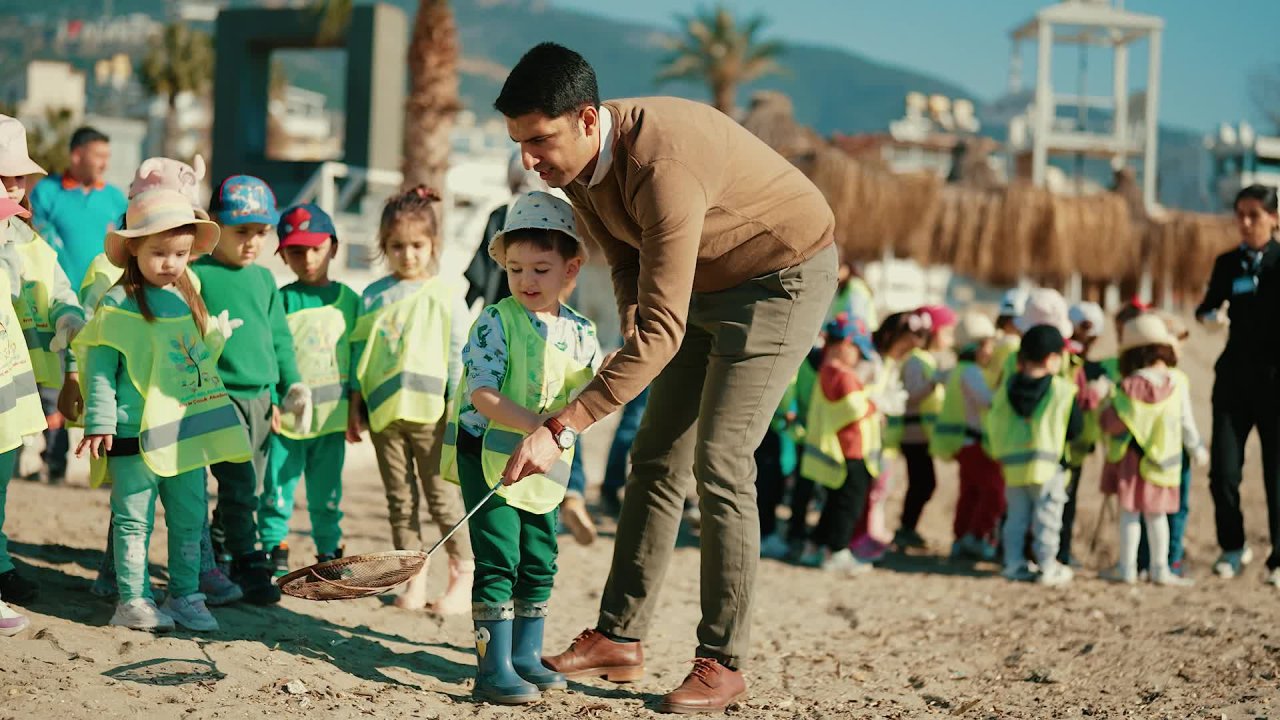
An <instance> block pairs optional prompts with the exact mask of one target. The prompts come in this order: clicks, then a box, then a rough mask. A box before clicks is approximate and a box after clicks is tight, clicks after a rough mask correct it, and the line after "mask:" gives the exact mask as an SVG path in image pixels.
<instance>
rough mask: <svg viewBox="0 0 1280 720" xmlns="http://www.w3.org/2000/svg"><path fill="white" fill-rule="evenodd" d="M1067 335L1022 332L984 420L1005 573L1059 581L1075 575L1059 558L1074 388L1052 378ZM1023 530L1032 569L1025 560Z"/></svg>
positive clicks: (1075, 421)
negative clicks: (999, 485) (1013, 362)
mask: <svg viewBox="0 0 1280 720" xmlns="http://www.w3.org/2000/svg"><path fill="white" fill-rule="evenodd" d="M1065 348H1066V340H1065V339H1064V338H1063V336H1062V333H1061V332H1059V331H1058V329H1057V328H1055V327H1053V326H1052V325H1037V326H1035V327H1032V328H1030V329H1029V330H1027V331H1026V333H1025V334H1024V335H1023V336H1022V343H1021V346H1020V347H1019V349H1018V355H1017V363H1018V364H1017V366H1016V372H1015V373H1014V374H1013V376H1012V377H1010V378H1009V380H1008V382H1006V383H1005V385H1004V387H1002V388H1000V389H999V390H998V391H997V392H996V395H995V398H994V399H993V400H992V403H991V410H990V411H989V412H988V413H987V417H986V420H985V421H984V422H983V437H984V440H983V442H984V443H986V449H987V454H988V455H989V456H990V457H991V458H992V459H994V460H995V461H996V462H998V463H1000V469H1001V472H1002V474H1003V475H1004V482H1005V503H1006V505H1007V511H1008V515H1007V517H1006V518H1005V523H1004V531H1003V534H1002V541H1003V548H1004V572H1003V575H1004V577H1006V578H1008V579H1009V580H1032V579H1036V580H1038V581H1039V582H1040V583H1041V584H1043V585H1065V584H1067V583H1069V582H1071V579H1072V577H1073V575H1074V573H1073V572H1072V570H1071V567H1070V566H1068V565H1063V564H1061V563H1059V562H1058V560H1057V555H1058V538H1059V533H1060V532H1061V530H1062V506H1063V505H1064V504H1065V503H1066V501H1067V497H1066V489H1065V487H1066V466H1065V454H1066V449H1067V443H1068V442H1070V441H1071V440H1073V439H1075V438H1076V437H1077V436H1079V434H1080V431H1081V427H1082V425H1083V419H1082V415H1081V413H1080V410H1079V409H1078V408H1077V407H1076V402H1075V399H1076V386H1075V384H1073V383H1071V382H1069V381H1067V380H1064V379H1063V378H1061V377H1060V376H1059V374H1060V373H1061V371H1062V364H1063V351H1064V350H1065ZM1028 530H1030V531H1031V533H1032V536H1033V538H1032V539H1033V542H1032V550H1033V552H1034V555H1035V559H1036V563H1037V564H1038V567H1039V574H1038V575H1037V574H1036V573H1034V572H1033V571H1032V570H1031V569H1030V568H1029V567H1028V566H1027V562H1026V559H1025V554H1024V549H1025V542H1026V537H1027V532H1028Z"/></svg>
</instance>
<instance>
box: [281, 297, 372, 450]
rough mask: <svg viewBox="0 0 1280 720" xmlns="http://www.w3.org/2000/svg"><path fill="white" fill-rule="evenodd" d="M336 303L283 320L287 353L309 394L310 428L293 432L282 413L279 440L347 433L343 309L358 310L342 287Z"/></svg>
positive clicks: (348, 350) (290, 418) (346, 338)
mask: <svg viewBox="0 0 1280 720" xmlns="http://www.w3.org/2000/svg"><path fill="white" fill-rule="evenodd" d="M339 287H340V289H339V290H338V298H337V299H336V300H335V301H334V302H332V303H330V304H328V305H325V306H323V307H315V308H305V309H303V310H295V311H294V312H291V313H289V314H288V315H287V316H286V318H285V319H286V321H287V322H288V323H289V331H290V332H291V333H293V353H294V356H295V357H296V358H297V360H298V374H299V375H301V376H302V382H303V384H304V385H306V386H307V387H309V388H311V407H312V413H311V426H310V427H308V428H298V427H295V424H296V423H297V418H295V417H294V416H293V415H292V414H289V413H286V414H284V415H283V416H282V417H281V418H280V434H281V435H284V436H285V437H287V438H291V439H294V440H306V439H308V438H315V437H320V436H321V435H332V434H334V433H340V432H344V431H345V430H346V427H347V408H348V405H349V402H348V400H347V392H346V387H347V376H348V368H349V367H350V366H351V342H350V333H351V331H352V330H353V329H354V328H350V327H347V314H346V313H344V312H343V311H342V308H343V307H344V306H354V305H358V303H359V301H360V299H359V298H357V297H356V294H355V293H354V292H352V290H351V288H348V287H347V286H346V285H340V286H339Z"/></svg>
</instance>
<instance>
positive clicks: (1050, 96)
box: [1009, 0, 1164, 208]
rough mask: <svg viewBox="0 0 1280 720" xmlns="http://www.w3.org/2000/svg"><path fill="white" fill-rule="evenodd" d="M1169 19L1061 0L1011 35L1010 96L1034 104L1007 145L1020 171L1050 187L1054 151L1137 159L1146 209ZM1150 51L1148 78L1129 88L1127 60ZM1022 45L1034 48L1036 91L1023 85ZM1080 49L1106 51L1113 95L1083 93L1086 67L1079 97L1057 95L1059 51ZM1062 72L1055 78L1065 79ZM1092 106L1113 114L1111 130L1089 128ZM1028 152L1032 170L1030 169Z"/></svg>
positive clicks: (1117, 161) (1102, 1)
mask: <svg viewBox="0 0 1280 720" xmlns="http://www.w3.org/2000/svg"><path fill="white" fill-rule="evenodd" d="M1163 32H1164V19H1163V18H1160V17H1157V16H1154V15H1142V14H1139V13H1134V12H1129V11H1127V10H1125V9H1124V3H1123V0H1115V1H1114V2H1112V0H1062V2H1059V3H1057V4H1054V5H1049V6H1047V7H1045V8H1042V9H1041V10H1040V11H1039V12H1037V13H1036V14H1035V16H1034V17H1033V18H1031V19H1030V20H1028V21H1027V22H1025V23H1023V24H1022V25H1019V26H1018V27H1016V28H1014V30H1013V31H1012V32H1011V33H1010V36H1011V39H1012V41H1013V48H1012V49H1013V54H1012V59H1011V61H1010V72H1009V84H1010V99H1016V98H1020V97H1021V98H1024V99H1025V100H1026V101H1029V103H1026V104H1022V105H1021V107H1022V108H1025V112H1022V113H1021V114H1019V115H1018V116H1017V117H1014V118H1012V119H1011V121H1010V124H1009V145H1010V150H1011V151H1012V155H1013V156H1014V157H1015V159H1016V160H1015V162H1019V167H1018V170H1019V172H1017V173H1016V174H1019V175H1024V176H1025V175H1029V176H1030V179H1031V181H1032V182H1033V183H1035V184H1036V185H1037V186H1042V187H1043V186H1046V185H1047V184H1048V179H1049V175H1050V173H1049V169H1050V165H1049V160H1050V157H1051V156H1055V155H1061V156H1071V157H1093V158H1106V159H1109V160H1110V161H1111V163H1112V166H1113V167H1114V168H1115V169H1120V168H1121V167H1125V166H1128V165H1129V164H1130V162H1131V160H1132V159H1134V158H1137V159H1138V160H1139V161H1140V162H1139V166H1140V170H1141V172H1140V174H1141V178H1142V193H1143V201H1144V203H1145V204H1146V206H1147V208H1152V207H1153V206H1154V205H1155V202H1156V177H1157V160H1156V152H1157V149H1158V142H1157V141H1158V134H1159V128H1160V125H1159V103H1160V42H1161V35H1162V34H1163ZM1143 42H1145V44H1146V51H1147V62H1146V76H1147V77H1146V83H1145V86H1144V87H1143V88H1142V89H1140V90H1138V91H1136V92H1132V93H1131V91H1130V72H1129V59H1130V54H1131V53H1132V52H1134V51H1139V50H1141V47H1135V46H1140V44H1142V43H1143ZM1024 43H1034V47H1035V48H1036V53H1035V58H1036V61H1035V62H1036V75H1035V78H1036V80H1035V87H1034V91H1033V92H1028V91H1027V90H1025V89H1024V88H1023V85H1022V78H1023V72H1022V50H1023V44H1024ZM1072 46H1077V47H1079V48H1080V49H1081V53H1082V57H1083V53H1085V52H1087V51H1088V50H1089V49H1090V48H1104V49H1107V50H1109V51H1110V52H1109V54H1110V56H1111V59H1112V75H1113V82H1112V88H1111V94H1110V95H1109V96H1100V95H1088V94H1087V93H1086V92H1084V87H1085V82H1084V80H1085V77H1086V73H1085V70H1084V67H1083V66H1082V67H1081V68H1080V71H1079V75H1078V78H1077V83H1076V88H1077V91H1076V92H1075V93H1074V94H1067V93H1061V92H1056V91H1055V87H1054V78H1055V72H1054V51H1055V50H1057V49H1060V48H1063V47H1072ZM1061 75H1062V74H1061V73H1058V74H1057V77H1059V78H1061ZM1059 109H1069V110H1074V111H1076V114H1075V116H1074V117H1071V116H1060V115H1059ZM1090 110H1103V111H1110V112H1111V114H1112V117H1111V122H1110V123H1109V128H1107V129H1106V130H1103V131H1099V130H1098V129H1097V128H1096V127H1090V123H1088V122H1087V120H1088V119H1089V115H1088V113H1089V111H1090ZM1028 155H1029V161H1030V162H1029V168H1027V167H1026V165H1027V162H1026V161H1027V159H1028V157H1027V156H1028Z"/></svg>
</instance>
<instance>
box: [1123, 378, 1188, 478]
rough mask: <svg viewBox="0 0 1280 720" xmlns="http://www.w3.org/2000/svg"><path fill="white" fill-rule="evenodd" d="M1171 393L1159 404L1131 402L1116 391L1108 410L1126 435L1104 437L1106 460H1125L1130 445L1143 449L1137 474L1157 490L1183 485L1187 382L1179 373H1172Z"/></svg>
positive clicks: (1130, 399) (1131, 400)
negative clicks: (1118, 418)
mask: <svg viewBox="0 0 1280 720" xmlns="http://www.w3.org/2000/svg"><path fill="white" fill-rule="evenodd" d="M1169 375H1170V378H1171V379H1172V381H1173V392H1171V393H1169V396H1168V397H1166V398H1165V399H1163V400H1161V401H1160V402H1155V403H1144V402H1140V401H1138V400H1134V399H1133V398H1131V397H1129V396H1128V395H1126V394H1125V393H1124V391H1123V390H1120V389H1119V388H1117V389H1116V396H1115V399H1113V400H1112V401H1111V407H1113V408H1115V411H1116V415H1118V416H1119V417H1120V421H1121V422H1123V423H1124V426H1125V428H1127V429H1128V432H1127V433H1124V434H1123V435H1119V436H1115V435H1113V436H1111V437H1109V438H1107V460H1108V461H1110V462H1113V463H1114V462H1120V461H1121V460H1123V459H1124V454H1125V451H1127V450H1128V448H1129V443H1130V442H1133V443H1135V444H1137V446H1138V447H1139V448H1141V450H1142V461H1141V462H1140V463H1139V464H1138V473H1139V474H1140V475H1142V479H1144V480H1146V481H1147V482H1149V483H1151V484H1153V485H1158V486H1160V487H1177V486H1178V485H1179V484H1181V483H1182V413H1183V412H1184V408H1183V407H1182V397H1183V396H1182V388H1183V387H1185V386H1186V385H1185V384H1186V383H1187V382H1188V380H1187V376H1186V375H1185V374H1184V373H1183V372H1181V371H1180V370H1172V371H1171V372H1170V373H1169Z"/></svg>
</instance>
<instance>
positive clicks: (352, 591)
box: [276, 550, 428, 600]
mask: <svg viewBox="0 0 1280 720" xmlns="http://www.w3.org/2000/svg"><path fill="white" fill-rule="evenodd" d="M427 556H428V555H427V553H424V552H418V551H416V550H388V551H386V552H377V553H368V554H366V555H352V556H351V557H344V558H338V559H337V560H329V561H326V562H322V563H316V564H315V565H311V566H309V567H305V568H302V569H301V570H295V571H293V572H291V573H289V574H288V575H285V576H284V577H282V578H280V579H279V580H276V584H277V585H279V586H280V591H281V592H283V593H284V594H285V595H291V596H293V597H296V598H302V599H303V600H351V599H353V598H362V597H369V596H370V595H377V594H379V593H384V592H386V591H388V590H390V589H392V588H394V587H396V586H397V585H400V584H401V583H404V582H407V581H408V580H409V578H411V577H413V576H414V575H416V574H417V573H418V571H419V570H421V569H422V564H423V563H424V562H426V559H427Z"/></svg>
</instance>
